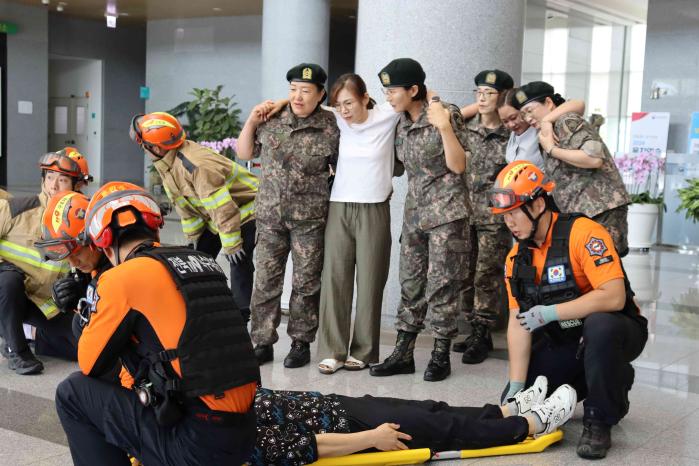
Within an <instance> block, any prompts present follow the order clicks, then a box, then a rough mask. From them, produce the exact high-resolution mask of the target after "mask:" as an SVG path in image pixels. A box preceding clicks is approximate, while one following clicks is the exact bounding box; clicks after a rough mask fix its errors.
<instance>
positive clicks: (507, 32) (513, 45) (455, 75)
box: [355, 0, 525, 320]
mask: <svg viewBox="0 0 699 466" xmlns="http://www.w3.org/2000/svg"><path fill="white" fill-rule="evenodd" d="M524 14H525V1H524V0H381V1H377V0H359V9H358V15H357V55H356V61H355V70H356V72H357V74H359V75H360V76H362V77H363V78H364V80H365V81H366V83H367V88H368V90H369V94H371V96H372V97H374V98H375V99H376V100H377V101H378V102H383V101H384V96H383V95H382V94H381V83H380V81H379V78H378V76H377V75H378V72H379V70H381V68H383V67H384V66H385V65H387V64H388V62H390V61H391V60H393V59H394V58H400V57H409V58H413V59H415V60H417V61H418V62H420V64H421V65H422V67H423V68H424V70H425V74H426V75H427V79H426V84H427V87H428V88H430V89H434V90H436V91H437V92H438V93H439V94H440V96H441V97H442V99H443V100H445V101H448V102H451V103H454V104H456V105H458V106H463V105H464V104H466V103H471V102H473V93H472V90H473V89H474V88H475V84H474V83H473V78H474V76H475V75H476V74H477V73H478V72H479V71H481V70H484V69H493V68H497V69H501V70H503V71H506V72H508V73H509V74H510V75H512V77H513V79H514V80H515V84H516V85H519V84H520V83H519V79H520V76H521V69H522V42H523V39H524ZM393 186H394V188H395V192H394V194H393V197H392V200H391V230H392V235H393V239H394V241H393V248H392V251H391V268H390V272H389V277H388V283H387V284H386V292H385V294H384V306H383V315H384V320H390V318H391V316H395V313H396V309H397V307H398V303H399V302H400V284H399V283H398V262H399V250H400V245H399V244H398V238H399V236H400V231H401V225H402V221H403V204H404V202H405V196H406V192H407V180H406V177H405V176H403V177H401V178H398V179H395V180H394V182H393ZM428 318H429V316H428Z"/></svg>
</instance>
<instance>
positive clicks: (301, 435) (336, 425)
mask: <svg viewBox="0 0 699 466" xmlns="http://www.w3.org/2000/svg"><path fill="white" fill-rule="evenodd" d="M255 414H256V415H257V442H256V444H255V451H254V453H253V457H252V459H251V463H250V464H252V465H253V466H299V465H303V464H309V463H313V462H314V461H317V460H318V446H317V445H316V438H315V434H323V433H349V431H350V430H349V421H348V420H347V415H346V413H345V410H344V409H343V408H342V405H341V403H340V401H339V400H338V399H337V397H335V396H334V395H322V394H320V393H318V392H292V391H281V390H269V389H267V388H259V389H258V390H257V394H256V396H255Z"/></svg>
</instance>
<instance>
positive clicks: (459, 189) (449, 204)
mask: <svg viewBox="0 0 699 466" xmlns="http://www.w3.org/2000/svg"><path fill="white" fill-rule="evenodd" d="M443 105H445V107H447V108H448V109H449V110H450V112H451V124H452V128H454V132H455V134H456V137H457V138H458V139H459V141H460V142H461V144H462V145H465V143H466V132H465V127H464V122H463V118H462V117H461V113H460V112H459V109H458V108H457V107H455V106H453V105H448V104H443ZM395 146H396V155H397V157H398V159H399V160H400V161H401V162H403V163H404V164H405V170H406V172H407V173H408V195H407V198H406V200H405V209H404V213H403V230H402V232H401V253H400V271H399V278H400V284H401V301H400V305H399V308H398V316H397V321H396V328H397V329H398V330H403V331H406V332H412V333H418V332H420V331H421V330H422V329H423V328H425V325H424V323H423V322H424V320H425V316H426V314H427V310H428V308H429V309H430V311H431V312H432V320H431V328H432V333H433V335H434V336H435V337H436V338H454V337H455V336H456V334H457V327H456V316H457V313H458V311H459V304H460V298H461V294H462V288H463V284H464V279H465V277H466V270H467V267H468V265H467V263H466V261H467V258H468V254H467V250H468V244H467V242H466V239H465V237H464V233H465V231H464V230H465V224H466V217H467V216H468V209H467V206H468V204H467V199H466V187H465V186H464V184H463V181H462V178H461V175H457V174H455V173H453V172H451V171H450V170H449V168H447V164H446V160H445V156H444V146H443V144H442V138H441V136H440V134H439V131H438V130H437V129H436V128H435V127H433V126H432V125H431V124H430V123H429V122H428V121H427V104H425V107H424V108H423V111H422V113H421V114H420V117H419V118H418V119H417V121H416V122H415V123H413V122H412V121H411V120H410V118H409V117H408V116H407V115H406V114H403V115H402V116H401V117H400V120H399V121H398V126H397V129H396V140H395Z"/></svg>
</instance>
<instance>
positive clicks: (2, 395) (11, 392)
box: [0, 222, 699, 466]
mask: <svg viewBox="0 0 699 466" xmlns="http://www.w3.org/2000/svg"><path fill="white" fill-rule="evenodd" d="M177 231H178V225H177V223H176V222H168V226H167V228H166V230H165V237H164V241H167V242H179V241H180V240H179V238H178V234H177ZM624 265H625V267H626V270H627V271H628V274H629V277H630V280H631V283H632V285H633V287H634V289H635V290H636V292H637V297H638V299H639V301H640V302H641V304H642V307H643V312H644V314H645V315H646V316H647V317H648V319H649V321H650V338H649V341H648V344H647V346H646V348H645V351H644V352H643V354H642V356H641V357H640V358H639V359H638V360H637V361H636V362H635V363H634V365H635V367H636V384H635V386H634V388H633V390H632V392H631V395H630V398H631V412H630V413H629V415H628V416H627V417H626V418H625V419H624V420H623V421H622V423H621V424H620V425H619V426H618V427H616V428H615V429H614V431H613V440H614V448H613V449H612V450H611V451H610V453H609V456H608V457H607V459H606V460H604V461H602V462H600V463H603V464H613V465H618V464H629V465H634V466H640V465H646V464H648V465H655V464H664V465H679V464H699V449H697V439H699V256H697V255H690V254H680V253H677V252H674V251H669V250H662V249H659V250H652V251H650V252H649V253H646V254H642V253H632V254H630V255H629V256H628V257H627V258H626V259H625V260H624ZM384 321H385V322H389V321H390V319H384ZM284 330H285V325H284V324H282V327H281V328H280V334H281V340H280V342H279V343H278V344H277V345H276V346H275V349H276V352H277V354H276V360H275V362H274V363H273V364H267V365H265V366H263V367H262V380H263V383H264V385H265V386H267V387H270V388H277V389H290V390H318V391H321V392H324V393H340V394H346V395H360V394H364V393H369V394H373V395H386V396H395V397H404V398H419V399H424V398H432V399H440V400H444V401H447V402H449V403H451V404H455V405H481V404H483V403H486V402H495V401H496V400H497V399H498V396H499V394H500V391H501V389H502V387H503V385H504V383H505V381H506V373H507V372H506V371H507V363H506V360H505V354H506V353H505V351H504V343H505V340H504V335H503V334H499V335H497V336H496V347H497V348H499V350H498V351H496V352H495V354H494V357H493V358H491V359H488V360H487V361H486V362H484V363H483V364H480V365H477V366H465V365H462V364H461V362H460V359H459V358H458V356H459V355H453V356H452V365H453V366H452V370H453V374H452V376H451V377H449V378H448V379H447V380H446V381H444V382H439V383H426V382H423V381H422V370H423V369H424V367H425V366H426V364H427V361H428V359H429V353H430V349H431V348H430V345H431V342H430V339H429V338H423V337H421V339H420V340H419V341H418V349H417V351H416V359H417V366H418V372H417V373H416V374H414V375H404V376H396V377H390V378H381V379H377V378H373V377H370V376H369V373H368V372H367V371H363V372H359V373H350V372H346V371H339V372H338V373H336V374H334V375H330V376H328V375H322V374H320V373H318V370H317V368H316V364H317V363H318V360H317V359H318V358H315V359H314V361H313V363H312V365H311V366H309V367H304V368H301V369H285V368H284V367H283V366H282V364H281V359H282V358H283V357H284V355H285V354H286V352H287V350H288V347H289V343H290V341H289V339H288V337H286V335H285V334H284ZM394 337H395V334H394V332H393V330H392V328H391V327H390V326H389V325H386V326H385V328H384V329H383V332H382V338H381V343H382V347H381V355H382V357H384V356H386V355H387V354H388V353H389V352H390V351H391V349H392V343H393V340H394ZM44 362H45V366H46V370H45V372H44V373H43V374H42V375H39V376H24V377H23V376H18V375H16V374H14V373H13V372H12V371H10V370H8V369H7V365H6V364H5V362H4V361H0V465H25V464H32V465H45V466H48V465H68V464H71V460H70V455H69V453H68V448H67V447H66V439H65V436H64V434H63V432H62V430H61V427H60V424H59V422H58V419H57V416H56V413H55V409H54V402H53V397H54V390H55V387H56V385H57V384H58V383H59V382H60V381H61V380H62V379H63V378H64V377H65V376H66V375H67V374H69V373H70V372H72V371H74V370H76V366H75V365H74V364H71V363H66V362H63V361H59V360H55V359H49V358H44ZM581 411H582V410H581V406H579V407H578V411H577V413H576V416H575V417H574V418H573V420H572V421H571V422H570V423H569V424H568V425H566V426H565V427H564V431H565V439H564V440H563V442H562V443H560V444H559V445H556V446H553V447H551V448H549V449H548V450H547V451H546V452H544V453H541V454H537V455H528V456H516V457H502V458H494V459H482V460H463V461H453V462H439V463H435V464H440V465H448V464H451V465H455V466H461V465H466V464H518V465H521V464H546V465H553V464H566V465H567V464H583V463H585V462H584V461H582V460H580V459H578V458H577V456H576V455H575V445H576V443H577V439H578V436H579V434H580V432H581V430H582V424H581V419H580V417H581ZM149 466H150V465H149Z"/></svg>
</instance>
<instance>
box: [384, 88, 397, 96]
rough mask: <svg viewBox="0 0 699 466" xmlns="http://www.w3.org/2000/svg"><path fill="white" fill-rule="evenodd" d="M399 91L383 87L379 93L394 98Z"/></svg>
mask: <svg viewBox="0 0 699 466" xmlns="http://www.w3.org/2000/svg"><path fill="white" fill-rule="evenodd" d="M399 89H400V88H398V87H384V88H382V89H381V91H382V92H383V94H384V95H390V96H394V95H396V94H398V90H399Z"/></svg>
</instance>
